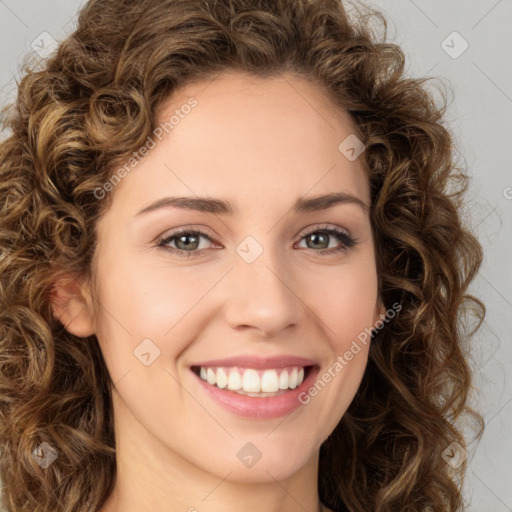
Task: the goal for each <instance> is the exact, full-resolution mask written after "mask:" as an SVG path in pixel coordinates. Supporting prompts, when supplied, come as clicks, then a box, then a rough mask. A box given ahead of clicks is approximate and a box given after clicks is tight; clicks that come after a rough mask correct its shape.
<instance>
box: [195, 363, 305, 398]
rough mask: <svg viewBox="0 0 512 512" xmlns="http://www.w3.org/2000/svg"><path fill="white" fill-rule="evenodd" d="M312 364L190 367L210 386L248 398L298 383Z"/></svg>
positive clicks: (279, 392) (275, 393)
mask: <svg viewBox="0 0 512 512" xmlns="http://www.w3.org/2000/svg"><path fill="white" fill-rule="evenodd" d="M312 368H313V366H288V367H285V368H275V369H265V370H261V369H255V368H241V367H205V366H192V367H191V370H192V372H193V373H194V374H195V375H197V376H198V377H199V378H200V379H201V380H203V381H205V382H207V383H208V384H210V385H211V386H214V387H217V388H219V389H223V390H225V391H232V392H234V393H237V394H240V395H246V396H251V397H271V396H278V395H282V394H284V393H287V392H289V391H290V390H293V389H295V388H297V387H298V386H300V385H301V384H302V383H303V381H304V379H306V378H307V376H308V375H309V373H310V372H311V369H312Z"/></svg>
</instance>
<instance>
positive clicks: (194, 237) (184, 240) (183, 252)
mask: <svg viewBox="0 0 512 512" xmlns="http://www.w3.org/2000/svg"><path fill="white" fill-rule="evenodd" d="M201 238H204V239H206V240H209V241H210V242H211V241H212V240H211V238H210V237H209V236H208V235H206V234H205V233H203V232H202V231H196V230H181V231H177V232H174V233H171V234H170V235H168V236H165V238H163V239H161V240H160V241H159V242H158V247H164V248H165V249H167V250H168V251H169V252H170V253H171V254H176V255H177V256H180V257H184V258H189V257H191V256H197V254H198V252H199V251H198V249H199V248H200V247H199V246H200V245H201V244H200V240H201ZM173 242H174V243H175V244H176V246H175V247H172V246H170V245H169V244H171V243H173ZM201 250H204V247H202V248H201Z"/></svg>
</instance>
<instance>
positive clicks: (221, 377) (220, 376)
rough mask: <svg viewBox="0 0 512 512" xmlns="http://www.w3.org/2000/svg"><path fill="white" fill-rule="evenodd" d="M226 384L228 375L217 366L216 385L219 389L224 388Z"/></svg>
mask: <svg viewBox="0 0 512 512" xmlns="http://www.w3.org/2000/svg"><path fill="white" fill-rule="evenodd" d="M227 385H228V376H227V375H226V372H225V371H224V370H223V369H222V368H219V369H218V370H217V387H219V388H220V389H224V388H225V387H226V386H227Z"/></svg>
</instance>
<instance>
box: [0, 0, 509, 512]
mask: <svg viewBox="0 0 512 512" xmlns="http://www.w3.org/2000/svg"><path fill="white" fill-rule="evenodd" d="M84 3H85V2H84V0H82V1H78V0H46V1H45V2H41V1H40V0H39V1H38V0H17V1H15V0H0V106H3V105H4V104H5V102H6V101H8V100H9V99H12V98H13V95H14V93H15V90H16V83H15V79H16V77H18V76H19V65H20V63H21V60H22V58H23V56H24V55H25V54H26V53H27V52H32V53H34V52H39V53H38V55H39V54H41V55H43V56H44V52H45V51H46V50H47V49H51V44H52V39H51V38H54V39H55V40H56V41H60V40H62V39H63V38H64V37H65V36H66V35H67V34H69V33H70V32H71V31H72V30H73V28H74V23H75V14H76V12H77V10H78V9H79V7H80V5H83V4H84ZM368 3H369V4H370V5H373V6H375V7H377V8H379V9H380V10H382V12H383V13H384V14H385V15H386V17H387V19H388V21H389V32H388V37H389V39H390V40H391V41H392V42H395V43H397V44H399V45H400V46H401V47H402V48H403V49H404V51H405V53H406V56H407V64H406V67H407V73H408V74H409V75H411V76H427V75H428V76H438V77H444V79H446V80H447V81H448V82H449V83H450V84H451V86H452V87H453V89H454V91H455V96H454V100H453V102H452V103H451V105H450V108H449V110H448V120H449V123H450V127H451V129H452V131H453V133H454V134H455V137H456V141H457V144H458V147H459V149H460V151H461V153H462V154H463V155H464V158H465V166H466V167H465V169H466V171H467V172H468V173H469V174H470V175H471V176H472V178H473V180H472V184H471V188H470V191H469V195H468V212H469V215H470V220H471V223H472V225H473V227H474V229H475V230H476V232H477V234H478V236H479V239H480V241H481V243H482V244H483V246H484V249H485V261H484V264H483V267H482V270H481V273H480V275H479V277H478V278H477V279H476V281H475V282H474V284H473V285H472V287H471V291H472V293H474V294H475V295H477V296H478V297H480V298H481V299H482V300H483V301H484V302H485V304H486V306H487V316H486V320H485V322H484V324H483V326H482V328H481V330H480V331H479V333H478V335H477V336H476V337H475V338H474V350H473V357H472V362H471V364H472V367H473V369H474V371H475V374H476V376H475V387H476V388H477V393H476V394H475V396H474V399H473V404H474V405H475V407H476V408H477V409H478V410H480V411H481V412H482V413H483V415H484V417H485V420H486V423H487V426H486V431H485V433H484V436H483V438H482V440H481V442H480V443H479V444H478V445H476V444H475V443H473V444H471V449H470V451H469V458H468V460H469V471H468V477H467V484H466V487H465V491H464V494H465V497H466V499H467V500H468V501H469V502H470V506H469V508H468V510H469V511H470V512H477V511H478V512H482V511H484V512H512V469H511V462H510V460H511V459H512V376H510V375H508V374H507V370H510V369H512V344H511V341H510V333H511V332H512V321H511V318H512V272H511V271H510V265H509V263H510V259H509V258H510V252H511V249H512V173H511V172H510V168H511V162H512V138H511V134H512V115H511V114H512V66H511V62H512V59H511V58H510V55H511V54H512V31H511V30H510V24H511V22H512V0H498V1H496V0H486V1H483V0H450V1H449V2H447V1H445V0H428V1H423V2H420V0H386V1H385V0H371V1H369V2H368ZM44 32H46V33H47V34H50V36H51V37H50V36H48V35H46V34H43V35H42V36H41V33H44ZM454 32H457V33H458V34H453V33H454ZM41 39H42V40H43V42H41ZM32 45H34V48H33V46H32ZM37 45H39V46H37ZM466 45H468V47H467V49H466V50H465V51H464V52H462V50H463V49H464V48H465V46H466ZM450 54H451V55H450ZM446 80H445V82H446Z"/></svg>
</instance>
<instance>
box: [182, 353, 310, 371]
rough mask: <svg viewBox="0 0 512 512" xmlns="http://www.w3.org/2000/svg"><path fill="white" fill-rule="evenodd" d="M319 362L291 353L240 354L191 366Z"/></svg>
mask: <svg viewBox="0 0 512 512" xmlns="http://www.w3.org/2000/svg"><path fill="white" fill-rule="evenodd" d="M315 365H317V363H316V362H315V361H313V360H312V359H306V358H304V357H297V356H291V355H284V356H273V357H261V356H251V355H240V356H234V357H228V358H226V359H211V360H209V361H201V362H199V363H195V364H193V365H191V366H204V367H212V366H216V367H220V366H225V367H231V366H237V367H240V368H258V369H271V368H286V367H287V366H315Z"/></svg>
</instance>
